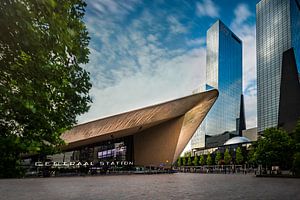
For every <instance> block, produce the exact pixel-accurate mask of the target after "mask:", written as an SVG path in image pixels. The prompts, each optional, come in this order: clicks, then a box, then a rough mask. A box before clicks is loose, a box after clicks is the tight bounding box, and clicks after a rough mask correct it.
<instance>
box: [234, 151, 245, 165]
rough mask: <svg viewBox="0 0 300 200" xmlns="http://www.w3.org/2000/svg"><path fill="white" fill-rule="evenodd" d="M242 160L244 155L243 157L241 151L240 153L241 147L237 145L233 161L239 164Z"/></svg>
mask: <svg viewBox="0 0 300 200" xmlns="http://www.w3.org/2000/svg"><path fill="white" fill-rule="evenodd" d="M243 160H244V157H243V153H242V149H241V148H240V147H238V148H237V149H236V153H235V162H236V164H238V165H239V164H241V163H242V162H243Z"/></svg>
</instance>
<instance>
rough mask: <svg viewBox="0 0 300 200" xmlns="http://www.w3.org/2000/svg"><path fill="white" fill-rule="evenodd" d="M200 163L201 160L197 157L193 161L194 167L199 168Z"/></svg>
mask: <svg viewBox="0 0 300 200" xmlns="http://www.w3.org/2000/svg"><path fill="white" fill-rule="evenodd" d="M198 162H199V159H198V156H197V155H196V156H195V157H194V160H193V165H194V166H197V165H198Z"/></svg>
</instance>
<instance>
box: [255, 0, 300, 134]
mask: <svg viewBox="0 0 300 200" xmlns="http://www.w3.org/2000/svg"><path fill="white" fill-rule="evenodd" d="M256 45H257V47H256V53H257V115H258V116H257V118H258V119H257V121H258V122H257V123H258V132H261V131H263V130H265V129H266V128H270V127H276V126H277V125H278V113H279V99H280V80H281V67H282V56H283V52H284V51H286V50H288V49H290V48H291V47H293V48H294V52H295V57H296V62H297V66H298V72H299V71H300V55H299V54H300V1H299V0H261V1H260V2H259V3H258V4H257V5H256Z"/></svg>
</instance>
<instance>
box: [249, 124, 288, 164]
mask: <svg viewBox="0 0 300 200" xmlns="http://www.w3.org/2000/svg"><path fill="white" fill-rule="evenodd" d="M292 155H293V141H292V139H291V137H290V136H289V135H288V133H287V132H286V131H284V130H281V129H276V128H269V129H266V130H265V131H264V134H263V137H260V138H259V139H258V141H257V143H256V144H255V145H254V148H253V153H252V160H255V161H256V162H257V163H258V164H263V165H264V166H267V167H270V166H273V165H278V166H281V167H284V168H286V167H288V166H287V165H288V163H291V160H292Z"/></svg>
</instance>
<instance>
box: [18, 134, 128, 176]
mask: <svg viewBox="0 0 300 200" xmlns="http://www.w3.org/2000/svg"><path fill="white" fill-rule="evenodd" d="M23 166H24V167H25V169H27V171H28V172H39V173H45V171H47V173H51V176H52V175H59V174H62V173H75V174H80V173H86V174H99V173H105V172H106V171H107V170H130V169H132V167H133V166H134V159H133V136H127V137H123V138H118V139H112V140H108V141H104V142H100V143H94V144H91V145H88V146H82V147H79V148H76V149H72V150H67V151H64V152H62V153H59V154H54V155H45V156H42V155H38V156H36V157H35V156H32V157H30V158H28V159H25V160H24V163H23ZM49 175H50V174H49ZM43 176H45V175H44V174H43Z"/></svg>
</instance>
